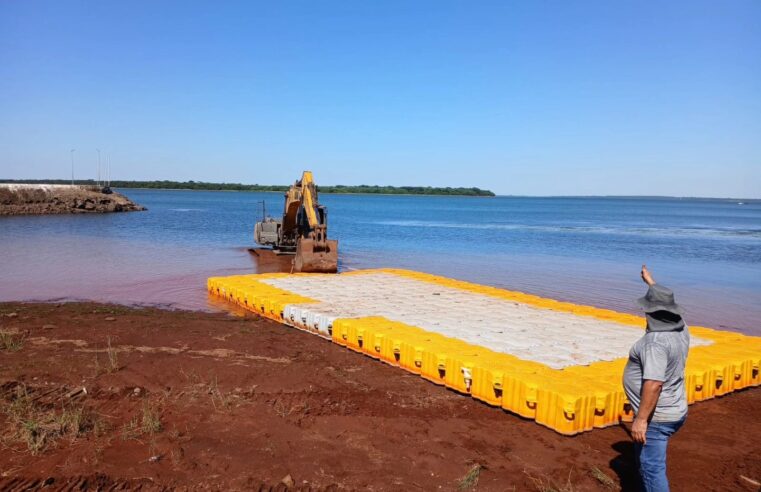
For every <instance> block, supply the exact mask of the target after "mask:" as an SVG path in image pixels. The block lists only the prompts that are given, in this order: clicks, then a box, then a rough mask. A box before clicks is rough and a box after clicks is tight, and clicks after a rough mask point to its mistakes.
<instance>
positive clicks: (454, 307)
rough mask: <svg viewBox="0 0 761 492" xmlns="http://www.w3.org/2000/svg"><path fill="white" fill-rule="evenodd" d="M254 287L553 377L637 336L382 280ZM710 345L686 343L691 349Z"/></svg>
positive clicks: (384, 276)
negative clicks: (548, 371)
mask: <svg viewBox="0 0 761 492" xmlns="http://www.w3.org/2000/svg"><path fill="white" fill-rule="evenodd" d="M261 281H262V282H265V283H267V284H270V285H272V286H274V287H278V288H280V289H283V290H286V291H289V292H293V293H296V294H299V295H303V296H306V297H309V298H312V299H315V300H318V301H320V302H319V304H316V305H315V304H304V305H303V307H304V308H306V309H308V310H309V311H311V312H313V313H316V314H320V315H323V316H327V317H330V318H358V317H366V316H383V317H385V318H387V319H390V320H393V321H399V322H402V323H406V324H408V325H413V326H417V327H419V328H422V329H424V330H428V331H432V332H436V333H440V334H442V335H445V336H448V337H452V338H458V339H460V340H463V341H465V342H467V343H471V344H473V345H480V346H483V347H487V348H489V349H491V350H494V351H496V352H502V353H506V354H511V355H514V356H516V357H519V358H521V359H523V360H530V361H535V362H539V363H542V364H545V365H547V366H549V367H551V368H553V369H562V368H564V367H567V366H573V365H586V364H590V363H592V362H596V361H608V360H614V359H619V358H622V357H627V356H628V353H629V349H630V348H631V346H632V344H634V342H636V341H637V340H638V339H639V338H640V337H641V336H642V335H643V334H644V330H642V329H639V328H636V327H633V326H629V325H624V324H620V323H614V322H608V321H603V320H599V319H596V318H592V317H588V316H578V315H574V314H571V313H565V312H559V311H552V310H549V309H542V308H536V307H533V306H529V305H526V304H521V303H517V302H512V301H507V300H504V299H499V298H496V297H491V296H487V295H483V294H478V293H475V292H469V291H464V290H460V289H454V288H448V287H444V286H440V285H436V284H434V283H430V282H425V281H421V280H415V279H412V278H408V277H403V276H398V275H393V274H388V273H370V274H362V275H319V276H293V277H282V278H266V279H261ZM710 343H711V342H710V341H708V340H703V339H699V338H695V337H693V338H692V346H696V345H708V344H710Z"/></svg>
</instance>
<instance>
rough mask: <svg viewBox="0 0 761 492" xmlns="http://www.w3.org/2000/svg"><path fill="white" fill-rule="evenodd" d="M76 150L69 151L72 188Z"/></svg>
mask: <svg viewBox="0 0 761 492" xmlns="http://www.w3.org/2000/svg"><path fill="white" fill-rule="evenodd" d="M75 150H77V149H71V185H72V186H74V151H75Z"/></svg>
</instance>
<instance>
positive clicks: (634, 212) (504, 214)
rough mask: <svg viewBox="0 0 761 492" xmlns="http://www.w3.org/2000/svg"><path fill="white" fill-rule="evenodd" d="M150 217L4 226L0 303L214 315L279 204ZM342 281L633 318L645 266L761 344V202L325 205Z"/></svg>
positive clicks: (174, 200) (3, 220)
mask: <svg viewBox="0 0 761 492" xmlns="http://www.w3.org/2000/svg"><path fill="white" fill-rule="evenodd" d="M123 192H124V193H125V194H127V195H128V196H129V197H130V198H132V199H133V200H134V201H136V202H138V203H140V204H142V205H145V206H147V207H148V211H147V212H135V213H126V214H103V215H69V216H35V217H0V251H2V254H1V255H0V300H52V299H92V300H98V301H113V302H119V303H127V304H154V305H163V306H171V307H176V308H188V309H215V308H218V307H219V306H218V305H216V304H214V302H213V301H210V300H209V299H208V298H207V295H206V290H205V280H206V278H207V277H208V276H213V275H230V274H236V273H245V272H253V271H255V270H256V268H257V266H256V262H255V261H254V257H252V255H251V254H250V253H248V251H247V250H246V248H248V247H251V246H253V238H252V230H253V224H254V222H255V221H256V220H257V215H258V214H259V212H258V211H259V210H260V209H261V205H260V204H259V202H260V201H262V200H264V201H265V202H266V206H267V210H268V212H270V213H275V214H276V213H278V212H280V211H281V210H282V206H283V197H282V194H281V193H236V192H202V191H163V190H123ZM320 201H321V202H322V203H324V204H325V205H327V206H328V209H329V233H330V236H331V237H332V238H334V239H338V240H339V255H340V265H339V267H340V269H341V270H349V269H357V268H373V267H401V268H410V269H415V270H421V271H426V272H430V273H435V274H440V275H444V276H450V277H455V278H459V279H464V280H470V281H475V282H479V283H484V284H489V285H495V286H498V287H504V288H508V289H512V290H520V291H524V292H530V293H534V294H538V295H542V296H547V297H552V298H555V299H560V300H568V301H572V302H576V303H584V304H591V305H595V306H600V307H605V308H611V309H615V310H618V311H626V312H637V309H636V307H635V305H634V299H635V298H637V297H639V296H641V295H643V294H644V292H645V288H644V284H642V283H641V281H640V280H639V268H640V266H641V264H642V263H647V264H648V266H650V268H651V270H652V271H653V273H654V275H655V277H656V279H657V280H658V281H659V282H660V283H662V284H664V285H667V286H669V287H671V288H673V289H674V290H675V292H676V296H677V300H678V301H679V302H680V303H681V304H683V305H684V306H685V308H686V309H687V311H688V314H687V320H688V322H689V323H691V324H694V325H698V324H700V325H706V326H713V327H721V328H728V329H734V330H740V331H744V332H746V333H752V334H761V322H760V321H759V320H761V202H759V201H750V202H747V203H744V204H739V203H738V202H737V201H736V200H735V201H732V200H691V199H623V198H518V197H496V198H469V197H425V196H373V195H327V194H326V195H322V196H321V197H320Z"/></svg>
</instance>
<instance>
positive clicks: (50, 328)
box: [42, 325, 56, 330]
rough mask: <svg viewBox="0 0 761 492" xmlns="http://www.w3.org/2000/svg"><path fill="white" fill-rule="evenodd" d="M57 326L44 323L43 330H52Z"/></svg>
mask: <svg viewBox="0 0 761 492" xmlns="http://www.w3.org/2000/svg"><path fill="white" fill-rule="evenodd" d="M55 327H56V326H55V325H42V329H43V330H52V329H53V328H55Z"/></svg>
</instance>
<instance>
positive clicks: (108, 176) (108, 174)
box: [106, 154, 111, 188]
mask: <svg viewBox="0 0 761 492" xmlns="http://www.w3.org/2000/svg"><path fill="white" fill-rule="evenodd" d="M106 186H108V187H109V188H110V187H111V154H108V164H106Z"/></svg>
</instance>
